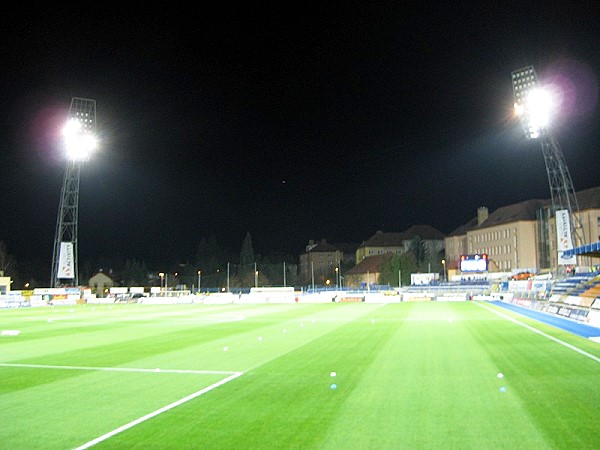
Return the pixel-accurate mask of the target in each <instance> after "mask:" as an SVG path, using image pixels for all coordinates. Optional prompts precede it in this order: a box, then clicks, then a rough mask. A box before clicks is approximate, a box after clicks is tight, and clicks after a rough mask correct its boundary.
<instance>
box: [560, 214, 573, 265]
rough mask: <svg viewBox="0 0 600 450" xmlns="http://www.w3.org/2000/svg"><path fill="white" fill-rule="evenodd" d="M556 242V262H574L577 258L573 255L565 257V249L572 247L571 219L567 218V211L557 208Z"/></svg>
mask: <svg viewBox="0 0 600 450" xmlns="http://www.w3.org/2000/svg"><path fill="white" fill-rule="evenodd" d="M556 244H557V249H558V264H559V265H563V266H564V265H570V264H576V263H577V258H576V257H575V255H573V256H571V257H569V258H566V257H565V256H564V252H565V250H572V249H573V239H572V237H571V221H570V220H569V211H568V210H566V209H559V210H558V211H556Z"/></svg>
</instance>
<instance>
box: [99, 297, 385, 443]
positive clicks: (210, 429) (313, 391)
mask: <svg viewBox="0 0 600 450" xmlns="http://www.w3.org/2000/svg"><path fill="white" fill-rule="evenodd" d="M326 308H327V312H328V314H327V315H321V317H320V318H318V319H316V322H315V323H313V322H312V319H313V318H314V316H303V317H296V319H295V320H294V321H293V325H295V328H291V327H290V323H289V322H288V323H282V324H281V326H286V327H288V328H287V330H288V332H287V333H286V334H285V335H281V337H280V339H279V340H278V341H277V342H274V343H273V345H275V346H277V347H278V348H279V356H278V357H275V358H272V359H271V360H270V361H269V362H267V363H265V364H261V365H258V366H256V367H255V368H253V369H250V370H246V371H245V374H244V376H242V377H240V378H239V379H237V380H235V382H232V383H229V384H228V385H226V386H223V387H222V388H220V389H219V390H218V391H213V392H211V393H209V394H207V395H205V396H203V398H202V399H201V401H200V402H194V403H189V404H186V405H183V406H182V407H181V408H178V409H177V410H173V411H170V412H169V413H167V414H164V415H161V416H160V417H157V418H156V419H155V420H154V421H152V422H148V423H144V424H140V426H138V427H136V428H135V429H132V430H129V431H128V432H126V433H123V434H121V435H119V436H115V438H114V439H112V440H111V442H110V443H108V442H107V443H106V447H105V448H111V445H113V446H115V447H119V448H124V447H126V448H148V446H150V448H152V446H153V445H154V443H155V442H161V443H162V444H161V445H163V446H166V447H172V448H173V447H174V448H177V447H180V448H181V447H187V448H192V447H193V448H315V446H318V443H319V441H320V440H321V439H322V437H323V436H324V435H325V434H326V431H327V429H328V428H329V426H330V422H331V421H332V420H333V419H334V418H335V416H336V415H337V411H338V409H339V407H340V405H342V404H343V399H344V398H345V397H346V396H347V393H348V392H350V391H352V386H353V385H355V384H356V383H357V382H358V381H359V380H360V379H361V377H362V373H363V372H364V370H365V369H366V368H367V367H368V366H369V361H370V359H371V358H375V357H376V355H377V354H378V352H379V349H380V348H381V346H382V345H383V344H384V343H385V341H386V340H387V335H388V334H389V333H390V332H392V330H393V327H391V322H389V321H387V320H386V321H385V322H386V323H388V325H383V326H378V325H377V324H378V321H377V317H387V315H385V314H382V311H383V308H381V307H380V305H334V306H333V307H330V306H327V307H326ZM333 319H335V320H333ZM372 320H375V323H373V322H372ZM302 324H304V325H305V326H304V327H300V325H302ZM315 335H316V338H315ZM299 340H300V341H301V342H303V344H302V345H300V346H298V342H299ZM286 342H288V343H289V344H288V345H291V346H292V349H291V350H290V349H288V348H286V347H287V346H286ZM332 371H337V373H338V376H337V377H335V378H332V377H330V373H331V372H332ZM332 383H338V384H339V385H340V387H339V388H338V389H337V390H332V389H331V388H330V385H331V384H332ZM109 444H110V445H109ZM99 448H104V447H103V446H102V445H100V446H99Z"/></svg>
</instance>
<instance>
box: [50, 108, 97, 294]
mask: <svg viewBox="0 0 600 450" xmlns="http://www.w3.org/2000/svg"><path fill="white" fill-rule="evenodd" d="M63 136H64V144H65V150H66V156H67V170H66V172H65V178H64V181H63V186H62V191H61V198H60V204H59V207H58V218H57V220H56V233H55V236H54V250H53V253H52V273H51V276H50V278H51V280H50V282H51V285H52V287H58V286H59V285H60V284H61V282H60V280H65V281H67V282H68V284H71V285H75V286H78V285H79V265H78V254H77V243H78V237H77V221H78V216H79V213H78V209H79V179H80V175H81V165H82V164H83V163H84V162H85V161H88V160H89V159H90V155H91V153H92V151H93V150H94V149H95V148H96V100H90V99H84V98H77V97H74V98H73V99H72V100H71V108H70V109H69V116H68V120H67V123H66V125H65V127H64V129H63ZM63 282H64V281H63Z"/></svg>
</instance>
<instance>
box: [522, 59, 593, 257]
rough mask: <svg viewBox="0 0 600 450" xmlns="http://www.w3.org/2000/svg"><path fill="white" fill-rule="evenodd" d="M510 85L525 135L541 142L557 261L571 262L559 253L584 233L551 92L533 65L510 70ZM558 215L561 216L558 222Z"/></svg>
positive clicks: (582, 237) (581, 238)
mask: <svg viewBox="0 0 600 450" xmlns="http://www.w3.org/2000/svg"><path fill="white" fill-rule="evenodd" d="M512 85H513V97H514V102H515V105H514V106H515V112H516V113H517V115H518V116H519V117H520V119H521V124H522V125H523V130H524V131H525V136H526V137H527V138H528V139H537V140H539V141H540V143H541V145H542V153H543V155H544V161H545V163H546V172H547V173H548V182H549V184H550V195H551V197H552V214H554V217H555V221H556V226H557V238H558V247H557V249H558V265H559V266H560V265H570V264H575V263H576V259H575V257H574V256H573V257H572V258H563V256H562V254H563V252H564V251H565V250H569V249H571V248H573V244H574V242H573V238H574V240H575V244H576V245H583V244H584V243H585V235H584V231H583V226H582V225H581V221H580V217H579V204H578V202H577V196H576V194H575V190H574V189H573V181H572V180H571V175H570V174H569V169H568V168H567V164H566V162H565V158H564V156H563V153H562V151H561V149H560V145H559V144H558V141H557V140H556V138H555V137H554V136H553V133H552V129H551V118H552V117H551V115H552V107H553V104H552V103H553V102H552V93H551V92H549V91H547V90H546V89H544V88H543V86H540V84H539V81H538V78H537V75H536V73H535V70H534V68H533V66H528V67H524V68H522V69H519V70H515V71H514V72H513V73H512ZM561 218H564V219H565V220H563V222H564V223H562V224H561V220H560V219H561Z"/></svg>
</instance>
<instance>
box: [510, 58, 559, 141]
mask: <svg viewBox="0 0 600 450" xmlns="http://www.w3.org/2000/svg"><path fill="white" fill-rule="evenodd" d="M512 81H513V94H514V98H515V113H516V115H517V116H519V118H520V119H521V123H522V125H523V130H524V131H525V135H526V136H527V137H528V138H530V139H537V138H539V137H540V136H541V134H542V133H543V131H544V129H546V128H547V127H548V126H549V125H550V120H551V118H552V114H553V112H554V103H555V102H554V101H553V98H552V93H551V92H550V90H549V89H547V88H544V87H540V86H539V83H538V80H537V76H536V74H535V70H534V69H533V67H526V68H525V69H521V70H517V71H515V72H513V74H512Z"/></svg>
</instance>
